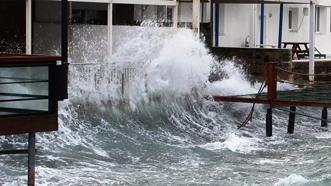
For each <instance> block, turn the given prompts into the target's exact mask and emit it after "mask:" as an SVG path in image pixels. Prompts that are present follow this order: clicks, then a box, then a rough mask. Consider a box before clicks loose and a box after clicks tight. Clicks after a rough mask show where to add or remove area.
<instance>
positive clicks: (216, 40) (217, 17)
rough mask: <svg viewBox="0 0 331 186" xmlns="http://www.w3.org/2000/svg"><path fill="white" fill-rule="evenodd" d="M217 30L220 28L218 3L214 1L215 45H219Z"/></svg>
mask: <svg viewBox="0 0 331 186" xmlns="http://www.w3.org/2000/svg"><path fill="white" fill-rule="evenodd" d="M219 30H220V5H219V3H215V46H216V47H218V46H219V35H220V34H219Z"/></svg>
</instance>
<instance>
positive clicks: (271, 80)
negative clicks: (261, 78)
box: [267, 63, 277, 102]
mask: <svg viewBox="0 0 331 186" xmlns="http://www.w3.org/2000/svg"><path fill="white" fill-rule="evenodd" d="M276 64H277V63H268V66H267V73H268V100H269V102H272V100H274V99H276V98H277V69H276Z"/></svg>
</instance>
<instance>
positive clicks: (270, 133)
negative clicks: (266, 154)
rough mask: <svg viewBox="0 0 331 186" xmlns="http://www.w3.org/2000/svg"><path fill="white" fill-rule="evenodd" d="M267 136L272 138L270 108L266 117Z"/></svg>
mask: <svg viewBox="0 0 331 186" xmlns="http://www.w3.org/2000/svg"><path fill="white" fill-rule="evenodd" d="M266 136H267V137H271V136H272V107H271V106H270V108H268V110H267V116H266Z"/></svg>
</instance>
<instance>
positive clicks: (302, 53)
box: [282, 42, 326, 59]
mask: <svg viewBox="0 0 331 186" xmlns="http://www.w3.org/2000/svg"><path fill="white" fill-rule="evenodd" d="M282 43H283V48H287V46H292V59H294V56H296V57H297V59H302V58H306V57H309V47H308V45H309V43H308V42H282ZM314 52H315V57H318V58H322V57H323V58H326V54H322V53H321V52H320V51H319V50H318V49H317V48H315V49H314Z"/></svg>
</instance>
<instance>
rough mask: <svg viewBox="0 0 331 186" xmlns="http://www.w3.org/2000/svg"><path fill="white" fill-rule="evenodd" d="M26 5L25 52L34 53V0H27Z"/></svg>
mask: <svg viewBox="0 0 331 186" xmlns="http://www.w3.org/2000/svg"><path fill="white" fill-rule="evenodd" d="M25 5H26V6H25V12H26V13H25V53H26V54H32V0H26V2H25Z"/></svg>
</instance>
